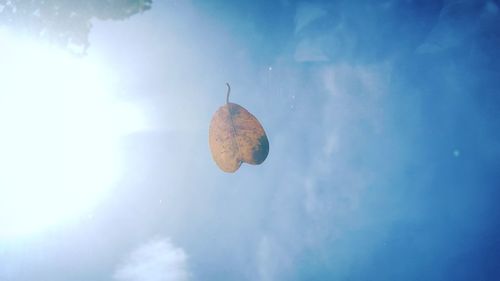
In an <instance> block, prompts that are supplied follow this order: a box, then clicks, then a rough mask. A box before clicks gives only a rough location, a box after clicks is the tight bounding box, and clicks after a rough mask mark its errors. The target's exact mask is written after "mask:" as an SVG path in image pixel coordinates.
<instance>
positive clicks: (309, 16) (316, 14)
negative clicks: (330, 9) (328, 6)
mask: <svg viewBox="0 0 500 281" xmlns="http://www.w3.org/2000/svg"><path fill="white" fill-rule="evenodd" d="M326 14H327V13H326V10H325V9H324V8H323V7H321V6H320V5H317V4H313V3H307V2H304V3H300V4H299V5H298V7H297V13H296V14H295V33H297V32H299V31H300V30H302V29H303V28H304V27H306V26H307V25H309V24H310V23H312V22H314V21H316V20H318V19H320V18H322V17H324V16H326Z"/></svg>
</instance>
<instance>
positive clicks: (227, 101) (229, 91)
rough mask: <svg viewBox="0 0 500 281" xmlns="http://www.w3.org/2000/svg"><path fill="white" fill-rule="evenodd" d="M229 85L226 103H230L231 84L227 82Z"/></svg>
mask: <svg viewBox="0 0 500 281" xmlns="http://www.w3.org/2000/svg"><path fill="white" fill-rule="evenodd" d="M226 86H227V95H226V103H229V94H231V86H229V83H227V82H226Z"/></svg>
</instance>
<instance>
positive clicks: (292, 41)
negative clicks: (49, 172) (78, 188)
mask: <svg viewBox="0 0 500 281" xmlns="http://www.w3.org/2000/svg"><path fill="white" fill-rule="evenodd" d="M90 42H91V46H90V49H89V54H88V57H87V58H83V59H84V60H90V59H95V58H98V59H100V60H101V62H102V63H103V64H105V65H106V66H107V67H108V69H110V70H111V72H113V77H115V78H114V79H116V81H117V86H116V95H117V97H118V98H119V99H120V100H121V101H125V102H128V103H130V104H134V105H136V106H138V107H139V108H140V109H141V110H142V112H143V113H144V115H145V119H146V120H147V121H146V122H145V123H147V125H146V126H144V127H142V128H141V130H138V131H136V132H134V133H130V134H128V135H127V136H124V137H123V138H122V139H121V141H120V145H119V149H120V151H121V155H122V158H121V159H122V165H123V167H124V168H123V169H124V170H123V173H122V174H121V176H120V178H119V179H118V180H117V181H116V182H115V183H114V184H113V186H112V187H111V188H110V191H109V192H108V193H106V195H105V196H104V197H103V198H101V199H100V200H99V201H98V202H97V203H95V204H94V205H92V207H91V208H88V209H87V210H86V211H85V212H84V213H83V214H79V215H78V216H75V217H74V218H72V219H70V220H67V221H65V222H64V223H59V224H55V225H52V226H51V227H50V228H48V229H44V230H43V231H39V232H37V233H36V234H33V235H29V236H23V237H14V238H9V239H4V240H0V279H1V280H8V281H10V280H16V281H17V280H34V279H36V280H52V281H59V280H60V281H63V280H64V281H66V280H71V281H80V280H81V281H84V280H95V281H101V280H102V281H104V280H119V281H136V280H142V281H166V280H169V281H170V280H263V281H267V280H499V279H500V269H499V268H500V267H499V264H500V255H499V254H498V253H499V252H500V240H499V239H500V238H499V237H500V226H499V222H500V216H499V214H500V209H499V205H498V204H497V202H496V201H497V198H499V196H500V191H499V182H500V178H499V174H498V171H499V169H500V160H499V159H500V158H499V156H500V143H499V140H500V138H499V137H500V128H499V126H500V114H499V113H500V99H499V97H498V94H500V92H499V91H500V90H499V89H500V64H499V62H500V61H499V60H500V59H499V51H498V50H499V48H498V46H500V3H499V2H498V1H451V0H450V1H391V0H389V1H287V0H282V1H248V2H246V3H238V4H235V3H234V2H232V1H155V2H154V4H153V8H152V9H151V10H150V11H147V12H145V13H143V14H141V15H137V16H134V17H132V18H130V19H129V20H126V21H118V22H112V21H105V22H100V21H97V20H96V21H94V26H93V29H92V31H91V34H90ZM225 82H230V83H231V85H232V90H233V91H232V94H231V100H232V101H233V102H235V103H238V104H240V105H242V106H244V107H245V108H247V109H248V110H249V111H250V112H251V113H253V114H254V115H255V116H256V117H257V118H258V119H259V120H260V121H261V123H262V125H263V126H264V128H265V130H266V132H267V135H268V138H269V141H270V153H269V156H268V158H267V159H266V161H265V162H264V163H263V164H262V165H259V166H249V165H243V166H242V167H241V168H240V170H238V171H237V172H236V173H235V174H225V173H223V172H221V171H220V170H219V169H218V168H217V166H216V165H215V163H214V162H213V161H212V159H211V156H210V151H209V148H208V125H209V122H210V120H211V117H212V115H213V113H214V112H215V111H216V110H217V108H218V107H219V106H221V105H223V104H224V102H225V90H226V89H225ZM95 161H96V163H97V162H98V161H99V158H98V157H96V159H95ZM76 180H77V179H75V181H76ZM60 211H61V212H64V210H60Z"/></svg>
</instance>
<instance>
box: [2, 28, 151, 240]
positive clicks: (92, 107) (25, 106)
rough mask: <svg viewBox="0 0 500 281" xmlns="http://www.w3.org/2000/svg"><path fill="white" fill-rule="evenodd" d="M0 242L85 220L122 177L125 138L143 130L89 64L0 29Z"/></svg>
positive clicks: (133, 111) (112, 84)
mask: <svg viewBox="0 0 500 281" xmlns="http://www.w3.org/2000/svg"><path fill="white" fill-rule="evenodd" d="M0 77H1V79H0V238H2V237H3V238H5V237H19V236H22V235H30V234H33V233H35V232H39V231H42V230H44V229H46V228H47V227H49V226H52V225H55V224H59V223H61V222H63V221H67V220H69V219H72V218H76V217H78V216H81V215H85V214H86V213H87V212H90V211H91V209H92V207H93V206H95V204H96V203H97V202H98V201H99V200H100V199H102V198H103V197H104V196H105V195H106V194H107V192H108V191H109V190H110V188H111V187H113V185H114V184H115V183H116V181H117V179H118V178H119V176H120V172H121V166H120V163H121V161H120V151H119V141H120V139H121V138H122V137H123V136H124V135H126V134H128V133H130V132H131V131H133V130H137V129H139V127H141V125H142V124H143V123H144V119H143V116H142V114H141V111H140V110H139V108H137V107H135V106H134V105H133V104H125V103H123V102H120V101H119V100H118V97H117V95H116V84H117V83H116V81H117V79H116V77H114V76H113V73H112V71H110V70H109V69H107V68H106V67H105V65H103V64H100V63H99V62H97V61H95V60H93V59H92V58H89V57H84V58H77V57H74V56H72V55H71V54H69V53H68V52H66V51H63V50H60V49H57V48H55V47H53V46H49V45H45V44H41V43H39V42H36V41H31V40H29V39H27V38H22V37H20V36H17V35H15V34H13V33H11V32H8V31H7V30H0Z"/></svg>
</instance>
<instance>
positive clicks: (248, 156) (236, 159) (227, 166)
mask: <svg viewBox="0 0 500 281" xmlns="http://www.w3.org/2000/svg"><path fill="white" fill-rule="evenodd" d="M226 85H227V87H228V92H227V99H226V104H225V105H224V106H221V107H220V108H219V109H218V110H217V111H216V112H215V114H214V116H213V118H212V122H210V130H209V137H208V139H209V144H210V150H211V151H212V157H213V159H214V160H215V163H217V165H218V166H219V168H221V169H222V170H223V171H224V172H228V173H234V172H235V171H236V170H238V168H239V167H240V166H241V163H243V162H245V163H248V164H253V165H258V164H260V163H262V162H264V160H265V159H266V157H267V154H268V153H269V141H268V140H267V136H266V132H265V131H264V128H262V125H261V124H260V123H259V121H258V120H257V118H255V116H253V115H252V114H251V113H250V112H248V110H246V109H245V108H243V107H242V106H240V105H237V104H235V103H230V102H229V93H230V91H231V88H230V86H229V84H226Z"/></svg>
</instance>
